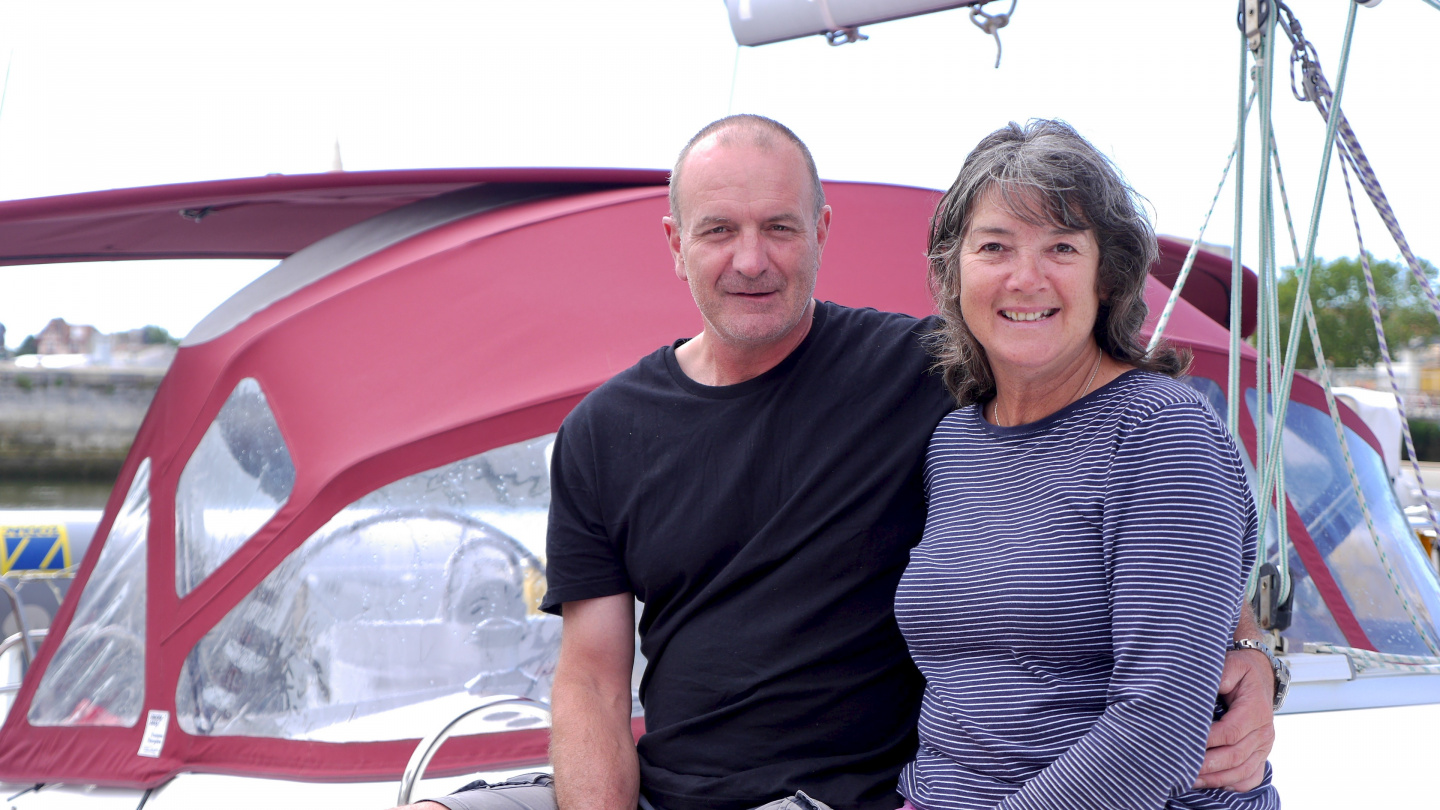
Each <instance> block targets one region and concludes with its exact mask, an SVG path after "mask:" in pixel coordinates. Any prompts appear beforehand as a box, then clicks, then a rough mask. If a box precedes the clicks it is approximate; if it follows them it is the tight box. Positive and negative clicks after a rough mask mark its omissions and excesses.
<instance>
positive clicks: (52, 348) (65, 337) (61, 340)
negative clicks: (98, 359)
mask: <svg viewBox="0 0 1440 810" xmlns="http://www.w3.org/2000/svg"><path fill="white" fill-rule="evenodd" d="M99 335H100V333H99V332H98V331H97V330H96V329H95V327H93V326H88V325H85V324H70V323H66V322H65V319H64V318H52V319H51V321H50V323H47V324H45V328H44V329H41V330H40V334H38V335H36V336H35V353H36V354H90V353H92V352H94V351H95V345H96V341H97V339H98V337H99Z"/></svg>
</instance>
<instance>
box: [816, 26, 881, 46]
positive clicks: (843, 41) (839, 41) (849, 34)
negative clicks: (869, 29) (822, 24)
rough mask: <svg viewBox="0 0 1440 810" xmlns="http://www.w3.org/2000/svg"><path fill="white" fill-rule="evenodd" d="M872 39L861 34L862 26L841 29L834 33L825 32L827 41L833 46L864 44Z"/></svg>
mask: <svg viewBox="0 0 1440 810" xmlns="http://www.w3.org/2000/svg"><path fill="white" fill-rule="evenodd" d="M869 38H870V37H867V36H865V35H864V34H862V33H860V26H858V25H852V26H850V27H849V28H839V29H836V30H834V31H826V32H825V41H826V42H828V43H830V44H831V46H837V47H838V46H840V45H850V44H853V43H856V42H864V41H865V40H867V39H869Z"/></svg>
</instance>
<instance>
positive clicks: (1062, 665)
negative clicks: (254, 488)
mask: <svg viewBox="0 0 1440 810" xmlns="http://www.w3.org/2000/svg"><path fill="white" fill-rule="evenodd" d="M925 486H926V492H927V494H928V497H929V516H928V519H927V521H926V525H925V534H924V539H923V540H922V541H921V543H920V545H919V546H918V547H916V548H915V550H914V551H913V552H912V553H911V558H910V565H909V567H908V568H907V569H906V571H905V575H904V577H903V578H902V579H901V581H900V586H899V590H898V591H897V593H896V596H895V613H896V617H897V619H898V620H899V623H900V628H901V630H902V631H903V633H904V635H905V639H906V641H907V643H908V644H909V646H910V652H911V655H913V656H914V658H915V662H916V664H917V665H918V666H919V667H920V670H921V672H922V673H923V674H924V675H925V680H926V686H925V694H924V701H923V705H922V709H921V715H920V748H919V751H918V752H917V754H916V757H915V760H914V761H913V762H912V763H911V764H910V765H909V766H907V767H906V769H905V771H904V772H903V774H902V775H901V780H900V791H901V793H903V794H904V795H905V796H906V797H907V798H908V799H910V801H911V802H912V803H913V804H915V805H916V806H917V807H920V808H923V810H950V809H951V808H957V809H958V808H993V807H996V806H999V807H1002V808H1090V807H1107V808H1108V807H1114V808H1134V809H1135V810H1140V808H1159V807H1166V808H1181V807H1183V808H1219V807H1225V808H1269V807H1278V806H1279V800H1278V798H1277V797H1276V794H1275V792H1274V789H1273V788H1271V787H1270V786H1269V776H1268V772H1267V776H1266V780H1265V781H1266V783H1265V785H1263V786H1262V787H1260V788H1257V789H1256V790H1254V791H1250V792H1249V793H1227V792H1222V791H1218V790H1200V791H1197V790H1192V789H1191V785H1192V784H1194V781H1195V778H1196V776H1197V774H1198V773H1199V771H1200V765H1201V761H1202V759H1203V757H1204V753H1205V738H1206V735H1207V732H1208V729H1209V725H1210V723H1211V721H1212V719H1213V717H1214V711H1215V700H1216V691H1217V688H1218V685H1219V681H1220V670H1221V668H1222V666H1223V663H1224V654H1225V648H1226V646H1227V644H1228V641H1229V639H1230V638H1231V636H1232V634H1233V632H1234V627H1235V622H1236V619H1237V617H1238V608H1239V604H1240V601H1241V597H1242V593H1243V580H1244V575H1245V573H1246V572H1247V571H1248V570H1249V566H1250V565H1251V564H1252V562H1253V560H1254V541H1255V532H1256V515H1255V505H1254V500H1253V498H1252V496H1251V493H1250V489H1249V486H1248V484H1247V482H1246V478H1245V470H1244V467H1243V466H1242V463H1241V461H1240V458H1239V455H1238V454H1237V451H1236V448H1235V445H1234V443H1233V442H1232V441H1231V439H1230V435H1229V433H1228V432H1227V431H1226V429H1225V427H1224V425H1223V424H1221V422H1220V421H1219V419H1218V418H1217V417H1216V416H1215V414H1214V413H1213V412H1212V411H1211V410H1210V409H1209V407H1208V406H1207V405H1205V404H1203V403H1202V401H1201V399H1200V397H1199V395H1198V394H1196V393H1195V392H1194V391H1193V390H1192V389H1190V388H1189V387H1188V386H1186V385H1184V384H1183V383H1180V382H1177V381H1175V380H1171V379H1169V378H1166V377H1162V376H1160V375H1156V374H1151V373H1148V372H1140V371H1131V372H1127V373H1126V374H1123V375H1122V376H1120V377H1119V378H1117V379H1116V380H1114V381H1113V382H1111V383H1110V384H1109V385H1106V386H1104V387H1102V388H1101V389H1100V390H1098V391H1095V392H1094V393H1092V394H1090V395H1089V396H1087V397H1085V398H1083V399H1081V400H1079V401H1077V402H1075V403H1072V404H1071V405H1069V406H1067V407H1065V408H1064V409H1062V410H1060V411H1058V412H1056V413H1055V414H1052V415H1051V416H1049V417H1047V418H1045V419H1043V420H1040V421H1038V422H1034V423H1031V424H1028V425H1021V426H1018V427H1013V428H1001V427H996V426H994V425H991V424H989V423H988V422H986V421H985V420H984V418H983V417H982V416H981V411H980V408H979V406H972V407H969V408H963V409H960V410H957V411H955V412H953V413H951V414H950V415H949V416H947V417H946V418H945V419H944V420H943V421H942V422H941V423H940V425H939V427H937V428H936V430H935V434H934V436H933V437H932V438H931V440H930V447H929V450H928V455H927V459H926V468H925ZM1267 771H1268V768H1267Z"/></svg>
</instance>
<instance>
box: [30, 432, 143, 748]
mask: <svg viewBox="0 0 1440 810" xmlns="http://www.w3.org/2000/svg"><path fill="white" fill-rule="evenodd" d="M149 531H150V459H148V458H147V459H145V460H144V461H141V462H140V466H139V467H138V468H136V470H135V477H134V478H133V479H131V481H130V490H129V491H128V492H127V493H126V495H125V501H124V503H122V504H121V506H120V511H119V513H117V514H116V515H115V522H114V524H113V525H111V527H110V534H109V537H107V538H106V540H105V547H104V548H102V549H101V550H100V559H99V560H98V561H96V563H95V568H94V570H93V571H91V573H90V579H89V580H88V581H87V582H86V583H85V590H84V592H83V593H81V594H80V604H79V605H78V606H77V607H76V609H75V615H74V617H73V618H71V620H70V626H69V628H68V629H66V631H65V638H64V640H63V641H62V642H61V643H60V649H59V651H57V652H56V653H55V657H54V658H53V659H51V660H50V665H49V666H48V667H46V668H45V675H44V676H43V677H42V678H41V680H40V686H39V687H38V688H37V689H36V690H35V697H34V699H33V700H31V702H30V713H29V715H28V717H29V720H30V724H31V725H34V726H125V727H129V726H134V725H135V723H136V722H137V721H139V719H140V711H141V709H142V707H143V705H144V702H145V601H146V599H145V585H146V582H145V580H146V575H145V566H146V555H145V549H146V546H147V542H146V535H147V534H149Z"/></svg>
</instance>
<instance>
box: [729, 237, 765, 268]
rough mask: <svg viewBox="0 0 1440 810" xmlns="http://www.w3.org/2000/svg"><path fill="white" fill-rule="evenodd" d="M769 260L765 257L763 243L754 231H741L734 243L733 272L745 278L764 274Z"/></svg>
mask: <svg viewBox="0 0 1440 810" xmlns="http://www.w3.org/2000/svg"><path fill="white" fill-rule="evenodd" d="M768 264H769V259H768V258H767V257H766V255H765V241H764V240H763V239H761V238H760V234H758V233H755V232H754V231H741V232H740V238H739V239H737V240H736V242H735V255H734V257H732V259H731V265H732V266H734V268H735V271H736V272H738V273H741V274H744V275H746V276H758V275H760V274H761V273H764V272H765V270H766V266H767V265H768Z"/></svg>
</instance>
